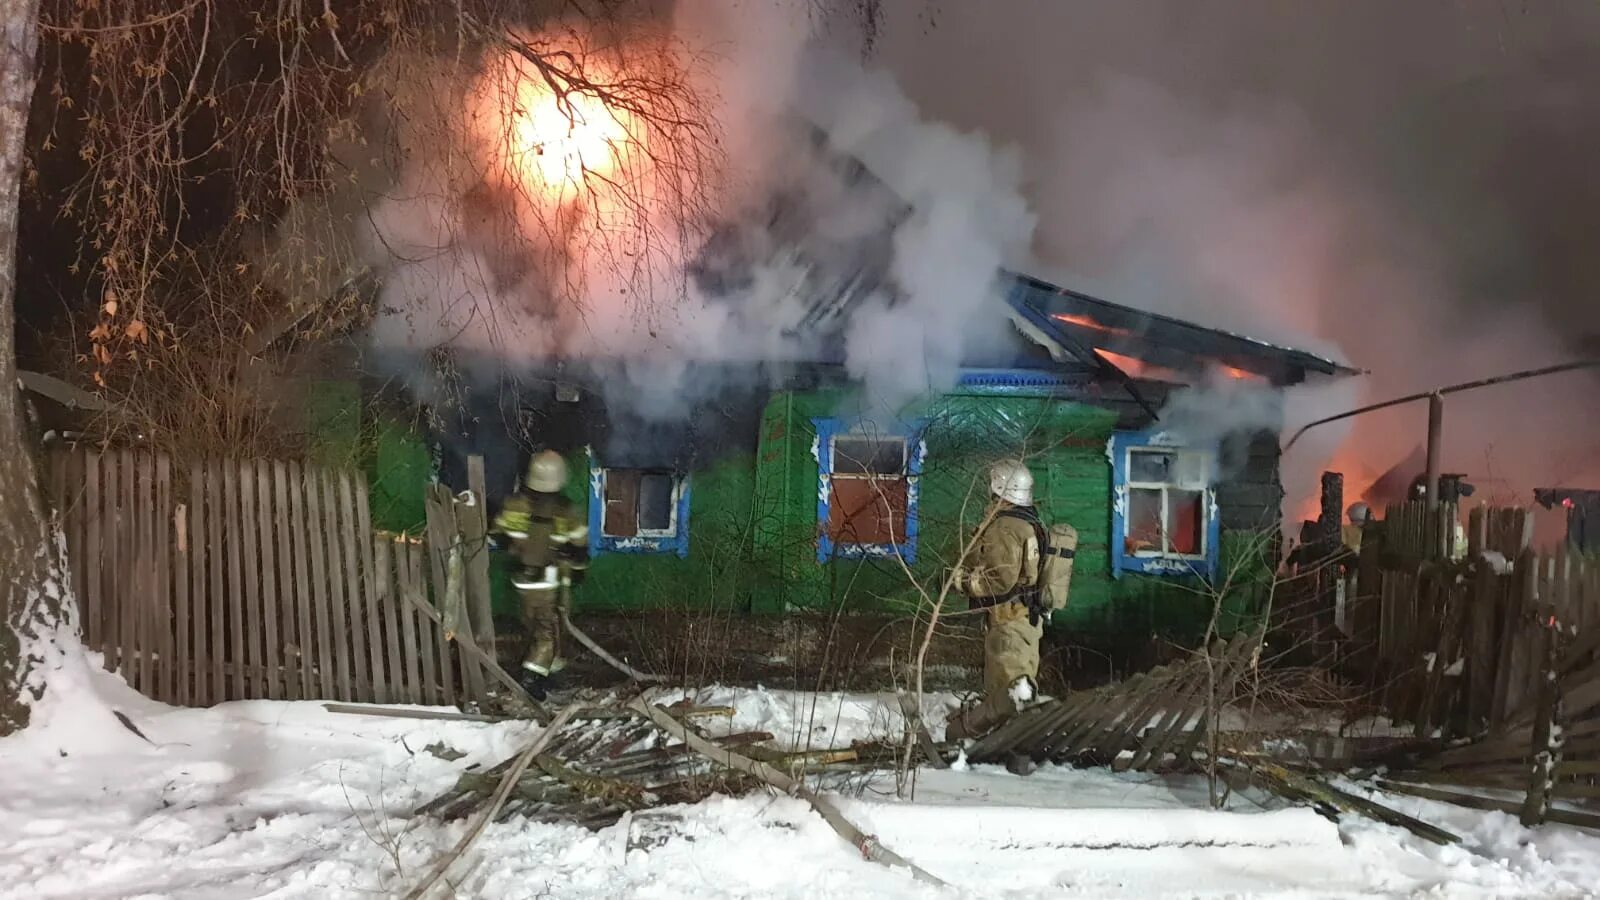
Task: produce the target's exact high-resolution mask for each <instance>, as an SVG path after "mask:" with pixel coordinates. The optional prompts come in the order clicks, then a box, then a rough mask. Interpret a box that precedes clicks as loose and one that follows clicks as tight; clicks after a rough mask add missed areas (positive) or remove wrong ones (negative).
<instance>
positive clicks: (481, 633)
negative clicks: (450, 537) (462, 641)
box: [456, 454, 495, 656]
mask: <svg viewBox="0 0 1600 900" xmlns="http://www.w3.org/2000/svg"><path fill="white" fill-rule="evenodd" d="M467 489H468V490H470V491H471V492H472V503H471V509H468V510H466V511H465V512H463V511H462V510H461V508H460V506H459V504H458V506H457V511H456V524H457V526H458V527H460V529H461V543H462V551H463V562H465V563H466V575H467V615H468V618H469V620H470V621H471V623H472V639H473V641H475V642H476V643H477V645H478V646H479V647H481V648H483V649H484V650H486V651H488V653H489V654H490V655H491V656H492V655H495V636H494V610H493V603H492V600H491V598H490V596H489V593H490V592H489V541H488V537H489V501H488V497H487V492H488V484H487V480H486V479H485V477H484V472H483V457H482V456H479V455H477V454H473V455H472V456H469V457H467Z"/></svg>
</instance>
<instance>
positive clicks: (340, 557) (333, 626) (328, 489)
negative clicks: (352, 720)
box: [319, 472, 371, 700]
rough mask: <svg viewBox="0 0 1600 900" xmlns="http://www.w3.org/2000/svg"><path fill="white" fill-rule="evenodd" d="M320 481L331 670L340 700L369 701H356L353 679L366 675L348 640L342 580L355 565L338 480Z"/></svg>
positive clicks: (347, 609)
mask: <svg viewBox="0 0 1600 900" xmlns="http://www.w3.org/2000/svg"><path fill="white" fill-rule="evenodd" d="M319 480H320V482H321V485H322V498H323V510H324V512H325V514H326V515H325V517H324V519H323V522H324V524H325V528H324V541H325V543H326V545H327V548H328V618H329V628H330V631H331V637H330V639H331V641H332V645H331V649H332V653H333V661H334V667H335V670H336V671H337V673H338V676H339V699H340V700H370V699H371V697H370V695H366V694H363V695H362V696H359V697H358V696H357V694H356V691H355V678H356V677H363V678H364V677H365V673H364V672H360V671H358V670H357V667H356V662H355V659H354V658H353V657H352V655H351V651H352V649H353V648H354V646H355V643H354V641H352V640H351V633H352V631H353V629H351V628H350V627H349V626H348V624H347V623H348V621H349V615H350V613H351V609H350V606H349V598H350V594H349V592H347V591H346V589H345V584H346V581H345V579H344V578H343V577H342V576H343V573H344V572H345V570H346V569H351V570H352V573H351V577H354V572H353V569H354V566H355V561H354V560H353V559H350V558H349V557H348V555H347V553H346V546H345V540H344V529H343V528H342V527H341V525H340V524H339V490H338V479H336V478H335V477H334V475H333V473H332V472H323V473H322V477H321V478H320V479H319Z"/></svg>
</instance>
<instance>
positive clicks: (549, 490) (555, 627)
mask: <svg viewBox="0 0 1600 900" xmlns="http://www.w3.org/2000/svg"><path fill="white" fill-rule="evenodd" d="M566 483H567V463H566V460H564V459H562V458H561V455H560V454H559V453H556V452H554V451H552V450H546V451H544V452H542V453H540V454H538V455H537V456H535V457H534V458H533V459H532V461H530V462H529V463H528V477H527V479H526V486H527V488H528V490H527V491H526V492H524V491H520V490H519V491H517V492H516V493H515V494H513V495H511V497H510V498H508V499H507V500H506V502H505V506H504V507H503V508H502V509H501V510H500V515H498V516H496V517H495V523H494V530H495V532H496V533H498V534H502V535H504V536H505V537H507V538H508V539H510V542H511V550H512V553H513V554H514V556H515V558H516V565H515V566H514V567H513V570H512V576H511V583H512V586H513V587H515V588H516V589H517V595H518V597H519V598H520V599H521V601H522V621H523V624H524V625H525V626H526V628H527V630H528V636H529V643H528V652H527V655H526V656H524V657H523V660H522V671H521V672H520V673H518V679H517V680H518V681H519V682H520V683H521V684H522V686H523V687H524V688H526V689H527V691H528V693H530V694H532V695H534V696H535V697H537V698H539V699H543V698H544V696H545V692H546V689H547V687H548V684H549V679H550V676H552V675H554V674H555V673H556V672H559V671H561V669H562V668H563V667H565V666H566V660H564V659H562V657H561V630H562V621H561V620H562V616H563V614H564V613H566V611H567V609H568V606H569V604H570V600H571V590H572V582H573V578H574V576H576V577H577V578H578V579H580V580H581V579H582V576H583V572H584V570H585V569H587V568H588V564H589V552H588V545H589V526H588V523H587V522H586V521H585V519H584V517H583V516H582V515H581V513H580V512H579V511H578V510H577V508H576V506H575V505H574V504H573V503H572V502H571V501H569V500H567V499H566V498H565V497H563V496H561V489H562V488H563V487H565V486H566Z"/></svg>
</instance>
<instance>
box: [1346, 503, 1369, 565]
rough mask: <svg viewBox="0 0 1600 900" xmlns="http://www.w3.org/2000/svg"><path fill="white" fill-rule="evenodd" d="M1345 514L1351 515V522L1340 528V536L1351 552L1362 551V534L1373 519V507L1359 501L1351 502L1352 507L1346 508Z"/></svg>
mask: <svg viewBox="0 0 1600 900" xmlns="http://www.w3.org/2000/svg"><path fill="white" fill-rule="evenodd" d="M1345 515H1346V516H1348V517H1349V519H1350V524H1348V525H1345V526H1344V527H1342V528H1340V529H1339V538H1340V540H1342V541H1343V542H1344V545H1345V548H1346V549H1348V550H1349V551H1350V552H1351V553H1360V552H1361V534H1362V531H1363V530H1364V529H1365V528H1366V527H1367V524H1368V523H1370V522H1371V521H1372V508H1371V507H1369V506H1367V504H1365V503H1362V502H1360V501H1357V502H1355V503H1352V504H1350V508H1349V509H1347V510H1345Z"/></svg>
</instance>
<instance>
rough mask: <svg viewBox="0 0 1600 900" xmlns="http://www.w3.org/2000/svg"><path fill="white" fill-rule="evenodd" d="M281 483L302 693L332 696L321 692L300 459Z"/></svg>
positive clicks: (307, 696)
mask: <svg viewBox="0 0 1600 900" xmlns="http://www.w3.org/2000/svg"><path fill="white" fill-rule="evenodd" d="M279 475H280V478H279V483H280V484H281V485H282V486H283V491H284V493H285V494H287V495H288V496H287V498H286V499H285V501H284V502H282V503H280V504H279V508H280V510H281V511H282V512H283V514H284V516H285V519H284V523H285V524H284V529H283V530H284V531H285V532H287V533H288V534H289V535H290V536H291V539H292V540H291V543H292V545H293V556H294V565H293V579H294V580H293V584H294V590H293V592H292V593H293V595H294V610H295V613H294V621H295V632H294V634H295V644H296V646H298V648H299V651H300V652H299V659H300V671H299V678H298V679H297V680H298V682H299V685H298V687H297V689H296V690H297V691H298V693H299V696H301V697H303V698H305V699H307V700H310V699H312V698H326V697H330V696H332V693H333V692H332V691H328V692H327V693H325V694H319V693H318V688H319V687H320V685H319V682H318V678H317V676H318V672H317V661H318V659H319V657H318V655H317V637H316V624H315V622H314V621H313V619H312V614H311V605H312V603H311V551H310V547H309V545H308V544H307V542H306V538H307V535H308V534H309V533H310V531H311V525H312V522H311V519H310V516H308V515H307V514H306V497H305V484H306V481H305V473H304V472H302V471H301V470H300V464H299V463H298V462H290V463H288V464H287V465H285V467H284V468H283V469H282V471H281V472H280V473H279Z"/></svg>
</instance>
